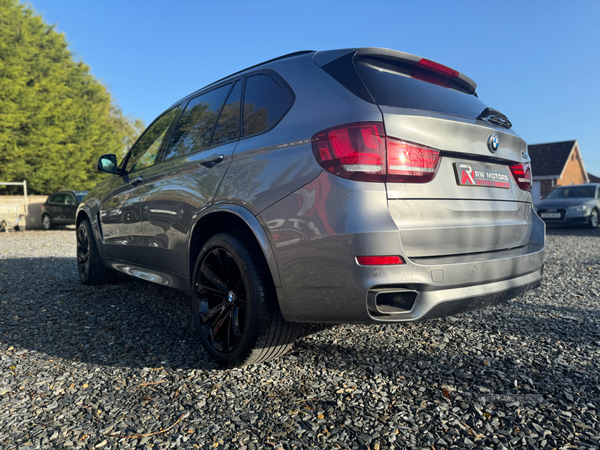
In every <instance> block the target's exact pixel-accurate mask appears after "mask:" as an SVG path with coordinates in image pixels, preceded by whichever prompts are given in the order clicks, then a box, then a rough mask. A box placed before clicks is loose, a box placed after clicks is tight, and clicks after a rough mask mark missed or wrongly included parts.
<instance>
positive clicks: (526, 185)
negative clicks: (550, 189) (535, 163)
mask: <svg viewBox="0 0 600 450" xmlns="http://www.w3.org/2000/svg"><path fill="white" fill-rule="evenodd" d="M510 171H511V172H512V174H513V177H514V178H515V181H516V182H517V184H518V185H519V187H520V188H521V189H522V190H524V191H531V164H530V163H528V162H526V163H523V164H517V165H515V166H510Z"/></svg>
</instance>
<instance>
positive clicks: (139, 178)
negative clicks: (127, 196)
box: [129, 176, 144, 186]
mask: <svg viewBox="0 0 600 450" xmlns="http://www.w3.org/2000/svg"><path fill="white" fill-rule="evenodd" d="M142 181H144V177H141V176H140V177H135V178H133V179H132V180H130V181H129V184H131V185H133V186H137V185H138V184H140V183H141V182H142Z"/></svg>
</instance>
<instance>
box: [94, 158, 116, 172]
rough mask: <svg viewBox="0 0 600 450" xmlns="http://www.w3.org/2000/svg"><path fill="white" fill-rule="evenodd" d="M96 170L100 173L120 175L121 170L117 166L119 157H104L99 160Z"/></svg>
mask: <svg viewBox="0 0 600 450" xmlns="http://www.w3.org/2000/svg"><path fill="white" fill-rule="evenodd" d="M96 169H98V171H100V172H105V173H112V174H117V173H119V168H118V166H117V157H116V156H115V155H113V154H109V155H102V156H101V157H100V159H99V160H98V164H97V165H96Z"/></svg>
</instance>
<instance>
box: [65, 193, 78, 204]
mask: <svg viewBox="0 0 600 450" xmlns="http://www.w3.org/2000/svg"><path fill="white" fill-rule="evenodd" d="M76 203H77V202H76V201H75V197H73V196H72V195H71V194H65V204H66V205H75V204H76Z"/></svg>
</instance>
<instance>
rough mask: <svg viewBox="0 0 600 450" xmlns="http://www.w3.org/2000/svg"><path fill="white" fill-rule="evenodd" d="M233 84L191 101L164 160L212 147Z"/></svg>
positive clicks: (182, 115)
mask: <svg viewBox="0 0 600 450" xmlns="http://www.w3.org/2000/svg"><path fill="white" fill-rule="evenodd" d="M230 90H231V84H226V85H225V86H221V87H219V88H217V89H214V90H212V91H210V92H207V93H205V94H202V95H199V96H198V97H195V98H193V99H191V100H190V101H189V103H188V104H187V106H186V108H185V111H184V112H183V114H181V118H180V119H179V122H178V123H177V126H176V127H175V129H174V130H173V134H172V135H171V140H170V141H169V146H168V147H167V149H166V151H165V156H164V159H169V158H175V157H178V156H183V155H186V154H188V153H192V152H197V151H199V150H202V149H203V148H206V147H208V146H209V145H210V140H211V137H212V134H213V130H214V129H215V125H216V123H217V118H218V117H219V112H220V111H221V107H222V106H223V103H225V99H226V98H227V94H228V93H229V91H230Z"/></svg>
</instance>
